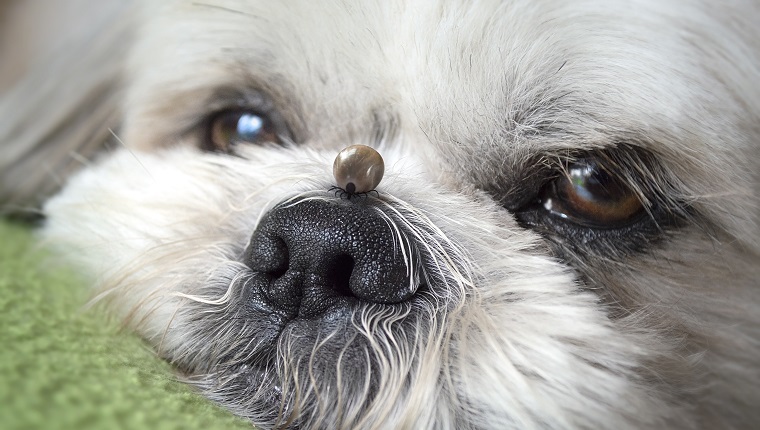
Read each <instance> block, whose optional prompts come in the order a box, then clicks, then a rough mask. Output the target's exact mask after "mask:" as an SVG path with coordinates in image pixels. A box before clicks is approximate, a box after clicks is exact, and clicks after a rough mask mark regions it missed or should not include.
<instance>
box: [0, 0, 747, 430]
mask: <svg viewBox="0 0 760 430" xmlns="http://www.w3.org/2000/svg"><path fill="white" fill-rule="evenodd" d="M70 1H72V0H70ZM79 3H90V2H89V1H85V2H83V1H79ZM99 4H100V5H99V6H98V4H97V2H95V4H92V5H89V6H90V7H92V8H93V10H92V11H91V13H90V14H85V16H82V17H79V18H78V20H75V21H74V22H72V23H71V26H72V27H75V28H77V29H78V30H79V33H80V34H76V35H71V36H70V37H69V36H67V37H68V39H66V40H67V41H68V42H66V43H63V42H61V43H60V48H59V49H57V51H56V52H57V55H53V56H52V60H51V61H49V62H44V61H42V62H40V61H38V62H34V63H33V64H32V65H31V66H30V67H29V68H28V69H27V70H28V72H27V73H26V75H25V77H24V78H23V79H20V80H17V81H15V82H14V84H13V85H11V86H9V88H10V89H8V90H7V91H6V92H5V95H4V96H3V98H2V99H0V118H2V122H1V123H0V142H2V145H3V148H4V150H5V151H6V153H5V154H4V156H3V157H2V160H1V161H0V164H1V165H2V172H1V174H0V179H1V180H2V190H0V193H2V194H0V195H1V196H2V199H3V200H4V201H5V202H7V206H6V207H8V208H11V209H13V208H16V209H18V208H24V207H30V206H33V205H34V204H35V203H36V202H38V201H40V199H41V198H42V197H46V196H48V195H49V194H50V193H53V192H54V191H55V189H56V188H57V186H58V184H59V183H60V182H59V181H56V180H55V179H54V178H62V177H65V176H67V175H68V174H69V173H70V172H72V171H73V170H76V169H75V166H76V165H77V162H79V161H83V162H84V165H86V168H84V169H82V170H81V171H80V172H79V173H77V174H76V175H74V176H71V177H70V178H69V179H68V181H67V183H66V185H65V187H63V190H62V191H61V192H60V193H58V194H57V195H56V196H55V197H53V198H52V199H49V200H48V201H47V203H46V204H45V205H44V215H45V217H46V224H45V227H44V229H43V234H44V237H45V238H46V239H48V240H49V241H51V242H52V243H54V244H55V246H56V247H57V248H59V249H61V250H62V254H61V255H64V256H66V257H67V258H70V260H71V261H72V263H73V264H78V265H79V267H81V268H82V269H83V270H84V271H85V272H86V273H90V274H92V276H93V279H94V280H95V283H96V299H99V300H101V301H104V302H105V303H107V304H108V306H109V309H110V310H111V311H112V312H114V313H115V314H116V315H118V316H119V317H120V318H123V319H124V320H125V321H127V322H128V323H129V325H130V326H131V327H133V328H134V330H136V331H137V332H139V333H140V334H141V335H142V336H143V337H144V338H145V339H146V340H147V341H148V342H150V343H151V344H153V345H154V346H155V348H156V350H157V352H158V353H159V354H160V355H161V356H162V357H164V358H166V360H168V361H170V362H171V363H172V364H173V365H174V366H175V367H176V369H177V371H178V372H180V373H181V374H182V375H183V376H185V377H186V379H187V380H188V381H189V382H191V383H193V384H195V385H197V386H198V387H200V389H201V390H202V391H203V393H204V394H206V395H207V396H208V397H209V398H211V399H213V400H214V401H216V402H218V403H220V404H222V405H224V406H225V407H227V408H229V409H230V410H232V411H233V412H234V413H236V414H239V415H241V416H244V417H248V418H250V420H251V421H252V422H253V423H255V424H256V425H259V426H261V427H264V428H275V427H276V428H279V427H292V428H329V429H334V428H342V429H343V428H345V429H357V428H362V429H364V428H367V429H374V428H389V429H399V428H404V429H421V428H435V429H505V428H517V429H527V428H552V429H560V428H563V429H565V428H593V429H596V428H615V429H625V428H687V429H689V428H704V429H718V428H757V426H758V425H760V282H759V281H758V279H760V192H759V191H758V189H760V188H759V187H760V173H758V172H760V84H759V83H760V25H758V23H760V2H758V1H756V0H730V1H723V2H717V1H716V2H706V1H700V0H633V1H623V0H578V1H573V2H570V1H561V0H504V1H497V0H493V1H489V0H483V1H462V0H452V1H446V0H409V1H397V0H382V1H380V0H375V1H360V2H358V1H357V2H352V1H346V0H344V1H339V0H325V1H307V0H293V1H283V2H274V1H262V0H250V1H242V0H204V1H190V0H167V1H162V2H155V1H151V2H148V1H145V2H128V1H110V2H101V3H99ZM96 12H97V14H96V15H92V14H94V13H96ZM74 15H76V14H74ZM40 28H41V29H42V30H41V31H43V32H44V29H45V26H40ZM46 37H51V38H55V35H46ZM354 144H363V145H368V146H371V147H373V148H375V149H377V151H378V152H379V154H380V155H381V156H382V157H383V159H384V161H385V165H384V167H385V175H384V178H383V179H382V180H380V178H379V175H378V176H371V175H370V174H369V173H368V172H367V169H380V168H381V167H383V166H382V164H381V161H380V160H379V159H378V158H377V157H378V156H377V154H375V153H374V152H372V151H371V150H369V149H367V148H361V149H359V150H358V151H359V153H358V154H356V153H353V154H348V155H346V154H345V153H344V155H343V158H340V159H338V161H336V164H337V166H336V167H337V174H336V175H335V176H334V175H333V162H334V160H335V159H336V156H337V155H338V153H339V151H341V149H343V148H344V147H347V146H349V145H354ZM102 148H106V149H105V150H103V149H102ZM98 151H99V154H100V155H95V153H96V152H98ZM361 155H367V156H369V157H375V158H371V159H369V161H366V160H365V161H366V164H364V165H362V164H361V163H362V162H363V160H362V159H360V157H359V156H361ZM90 160H96V161H94V162H91V161H90ZM352 178H353V179H352ZM361 181H365V182H366V183H362V182H361ZM336 186H340V189H338V188H335V187H336Z"/></svg>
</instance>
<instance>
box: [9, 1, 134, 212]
mask: <svg viewBox="0 0 760 430" xmlns="http://www.w3.org/2000/svg"><path fill="white" fill-rule="evenodd" d="M38 3H45V6H47V7H48V9H51V8H50V6H52V5H50V4H48V2H47V1H45V2H35V1H34V0H32V1H30V2H29V1H27V2H21V1H19V2H16V3H15V4H16V5H19V6H16V8H17V10H18V11H19V12H18V13H15V14H14V13H12V12H13V6H11V8H10V9H8V8H4V9H0V13H2V14H4V15H5V16H2V15H0V26H3V27H4V28H6V30H5V31H0V33H2V34H0V37H4V38H5V42H6V43H4V44H3V45H5V46H6V47H8V46H11V47H12V46H13V43H7V42H9V41H11V40H17V41H18V44H20V45H22V46H25V47H27V48H28V49H26V51H29V52H18V51H19V49H15V50H13V49H2V50H0V63H2V62H4V61H8V62H9V63H6V64H15V65H16V66H17V67H15V69H16V70H15V72H17V73H16V75H17V76H9V75H12V73H8V72H7V70H6V76H5V77H3V76H0V84H3V86H4V87H5V88H4V89H3V88H2V87H0V213H4V214H13V215H22V216H23V215H25V214H27V215H33V214H35V213H37V212H38V211H37V209H38V208H39V205H40V203H41V202H42V201H43V200H44V199H45V198H46V197H48V196H50V195H51V194H53V193H54V192H55V191H56V190H58V189H59V188H60V187H61V185H62V184H63V182H64V181H65V179H66V177H67V176H69V175H70V174H71V173H73V172H75V171H76V170H77V169H78V168H80V167H83V166H84V165H85V164H86V163H87V162H88V160H90V159H91V158H92V157H93V156H94V155H95V154H96V153H97V152H98V151H99V150H101V149H102V148H103V147H104V145H105V143H106V142H108V141H109V140H111V136H112V133H114V132H115V130H116V129H117V128H118V127H119V121H120V95H119V92H120V80H121V77H122V72H123V70H124V63H125V56H126V51H127V47H128V46H129V41H130V40H131V33H132V25H131V21H132V19H131V17H132V8H133V7H132V5H131V3H133V2H131V1H129V0H106V1H100V0H64V1H63V2H62V3H65V6H62V7H52V9H53V10H55V11H56V13H57V16H47V17H43V16H39V15H37V14H35V13H34V11H33V10H31V9H27V10H25V11H24V10H19V9H18V8H24V7H25V6H24V5H26V4H28V5H30V8H32V9H33V8H34V5H35V4H38ZM56 3H57V2H56ZM22 4H24V5H22ZM75 6H78V7H77V8H75V9H72V8H74V7H75ZM37 9H38V10H39V9H41V8H37ZM29 17H33V21H32V22H24V23H22V25H18V23H11V22H8V21H10V20H12V19H28V18H29ZM46 18H48V19H46ZM50 18H51V19H50ZM61 19H66V20H67V22H63V23H62V22H60V20H61ZM4 20H5V21H6V22H3V21H4ZM51 23H55V28H56V29H58V30H61V29H64V28H65V29H69V30H70V29H73V31H68V32H65V31H64V32H60V31H55V30H52V31H51V30H48V29H47V28H46V25H49V24H51ZM6 24H7V25H6ZM11 24H13V25H11ZM8 29H15V30H16V31H15V33H17V34H14V33H13V30H8ZM40 32H41V33H40ZM31 37H35V38H37V39H38V40H39V38H40V37H41V38H42V41H41V43H36V44H30V43H23V42H24V40H25V39H24V38H31ZM60 38H63V39H65V40H60ZM46 41H48V45H50V46H53V47H55V48H54V49H49V48H48V49H43V48H44V47H45V42H46ZM35 50H36V51H35ZM3 56H5V57H6V58H3ZM19 68H22V69H23V70H22V71H21V72H19V70H18V69H19ZM18 75H20V76H18ZM3 78H5V82H3Z"/></svg>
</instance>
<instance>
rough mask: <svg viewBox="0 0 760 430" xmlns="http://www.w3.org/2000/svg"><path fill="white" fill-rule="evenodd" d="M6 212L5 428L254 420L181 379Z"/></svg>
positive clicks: (241, 425) (0, 299) (1, 394)
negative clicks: (95, 306) (95, 304)
mask: <svg viewBox="0 0 760 430" xmlns="http://www.w3.org/2000/svg"><path fill="white" fill-rule="evenodd" d="M42 261H46V260H45V259H44V258H43V254H42V253H41V252H40V251H39V250H36V249H35V245H34V237H33V233H32V231H31V229H30V228H29V227H27V226H24V225H16V224H12V223H8V222H2V221H0V429H4V430H16V429H82V430H86V429H204V430H206V429H249V430H250V429H251V428H252V427H251V426H250V424H248V423H246V422H245V421H243V420H241V419H239V418H236V417H234V416H232V415H231V414H229V413H227V412H226V411H224V410H222V409H220V408H218V407H217V406H215V405H213V404H211V403H210V402H209V401H207V400H205V399H203V398H202V397H201V396H200V395H198V394H197V393H195V392H194V391H193V390H192V388H191V387H189V386H186V385H184V384H182V383H179V382H177V381H176V380H175V378H174V376H173V374H172V370H171V368H170V367H169V366H168V365H167V364H166V363H165V362H163V361H161V360H159V359H158V358H157V357H156V356H155V355H154V354H153V353H152V352H151V351H150V349H149V348H148V347H147V345H146V344H145V343H143V342H142V341H141V340H140V339H139V338H137V337H136V336H135V335H133V334H131V333H129V332H126V331H125V330H122V329H120V327H119V325H118V324H117V323H116V322H114V321H109V319H108V318H107V317H106V316H105V314H104V313H103V312H100V311H97V310H85V309H84V307H83V305H84V304H85V303H86V299H87V295H86V288H85V287H84V283H83V282H82V281H81V280H78V278H77V276H76V275H75V274H73V273H71V272H70V271H66V270H65V269H62V268H43V265H42V264H41V262H42Z"/></svg>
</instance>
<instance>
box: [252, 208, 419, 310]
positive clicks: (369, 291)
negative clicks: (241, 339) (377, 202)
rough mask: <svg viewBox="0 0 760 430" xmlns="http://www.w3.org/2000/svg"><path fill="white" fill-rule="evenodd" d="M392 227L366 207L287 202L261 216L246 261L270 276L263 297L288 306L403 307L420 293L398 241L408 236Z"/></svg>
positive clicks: (374, 210) (377, 211)
mask: <svg viewBox="0 0 760 430" xmlns="http://www.w3.org/2000/svg"><path fill="white" fill-rule="evenodd" d="M389 222H391V221H389V220H388V219H386V218H385V217H383V215H382V214H381V213H380V212H379V210H378V209H377V208H376V207H374V206H371V205H369V204H366V203H365V202H357V201H349V200H339V199H336V200H321V199H312V200H301V201H297V202H294V203H289V204H284V205H281V206H278V207H276V208H274V209H272V210H271V211H270V212H269V213H268V214H267V215H266V216H265V217H264V218H263V219H262V221H261V223H260V225H259V227H258V228H257V230H256V231H255V232H254V234H253V237H252V238H251V243H250V245H249V251H248V253H247V256H246V263H247V264H248V265H249V266H250V267H251V268H252V269H253V270H254V271H259V272H264V273H267V274H268V275H269V276H270V277H271V281H270V283H269V286H268V291H267V294H265V295H266V296H268V297H269V298H270V300H271V301H273V302H277V303H279V304H280V305H281V306H284V307H293V306H300V307H301V308H303V307H304V306H307V307H308V306H316V307H323V306H324V303H325V302H330V301H331V300H332V299H335V298H336V297H338V296H340V297H343V298H346V297H353V298H355V299H359V300H361V301H364V302H369V303H383V304H391V303H399V302H403V301H405V300H407V299H409V298H410V297H411V296H412V295H413V294H414V292H415V291H414V286H413V282H412V280H411V279H410V276H409V274H410V271H409V270H408V265H409V264H413V263H412V258H411V255H410V254H411V252H410V250H409V249H406V250H403V249H402V246H401V245H400V244H399V242H400V241H402V240H401V238H399V237H397V235H398V234H403V233H398V232H397V231H400V230H398V229H394V228H393V227H392V226H391V225H389ZM405 242H408V241H405ZM404 252H407V255H404Z"/></svg>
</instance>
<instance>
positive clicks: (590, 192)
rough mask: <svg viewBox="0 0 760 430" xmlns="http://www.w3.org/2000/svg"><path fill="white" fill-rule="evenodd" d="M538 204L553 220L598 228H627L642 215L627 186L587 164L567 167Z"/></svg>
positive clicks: (634, 195)
mask: <svg viewBox="0 0 760 430" xmlns="http://www.w3.org/2000/svg"><path fill="white" fill-rule="evenodd" d="M542 204H543V206H544V208H545V209H546V210H548V211H549V212H551V213H552V214H554V215H556V216H559V217H561V218H564V219H567V220H569V221H572V222H575V223H577V224H581V225H586V226H591V227H599V228H612V227H620V226H623V225H626V224H629V223H631V222H633V221H635V220H636V219H637V218H638V217H639V216H640V215H641V214H642V213H643V211H644V207H643V205H642V204H641V201H640V199H639V198H638V196H637V195H636V194H635V193H634V192H633V191H632V190H631V189H630V188H629V187H628V186H627V185H625V184H624V183H623V182H621V181H620V180H618V179H617V178H615V177H614V176H613V175H612V174H610V173H609V172H607V171H606V170H604V169H602V168H601V167H599V166H598V165H597V164H596V163H594V162H593V161H589V160H586V161H581V162H577V163H574V164H571V165H569V166H568V168H567V171H566V172H565V174H563V175H562V176H560V177H558V178H557V179H555V180H554V182H552V183H551V184H550V185H549V187H547V188H546V189H545V191H544V193H543V195H542Z"/></svg>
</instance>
